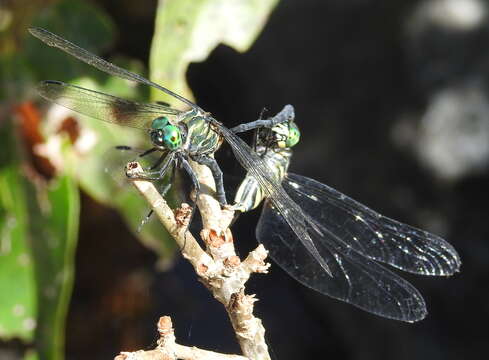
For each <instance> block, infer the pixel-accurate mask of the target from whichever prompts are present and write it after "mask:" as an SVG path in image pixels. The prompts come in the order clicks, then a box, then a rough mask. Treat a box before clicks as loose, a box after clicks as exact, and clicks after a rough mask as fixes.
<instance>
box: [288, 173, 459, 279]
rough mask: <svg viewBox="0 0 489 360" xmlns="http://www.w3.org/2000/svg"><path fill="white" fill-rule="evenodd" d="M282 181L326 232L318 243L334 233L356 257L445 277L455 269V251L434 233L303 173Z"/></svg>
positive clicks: (456, 269) (414, 271)
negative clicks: (396, 219)
mask: <svg viewBox="0 0 489 360" xmlns="http://www.w3.org/2000/svg"><path fill="white" fill-rule="evenodd" d="M282 184H283V186H284V188H285V189H286V190H287V192H288V193H289V195H290V196H291V198H292V199H293V200H294V201H295V202H296V203H297V204H299V206H300V207H301V208H302V209H303V210H304V211H306V212H307V214H308V215H309V216H310V217H311V218H312V219H313V220H314V222H315V223H316V224H317V226H318V227H319V228H320V230H321V232H323V233H324V234H327V235H328V236H326V237H325V240H323V241H330V238H332V237H334V238H335V239H336V240H335V241H337V242H341V243H342V244H343V246H347V247H351V248H353V249H354V250H355V251H356V252H357V253H359V254H361V255H364V256H367V257H368V258H370V259H372V260H376V261H381V262H384V263H386V264H389V265H391V266H393V267H396V268H398V269H400V270H403V271H407V272H411V273H415V274H421V275H438V276H439V275H445V276H446V275H452V274H453V273H455V272H456V271H458V270H459V268H460V263H461V262H460V258H459V256H458V254H457V252H456V251H455V249H454V248H453V247H452V246H451V245H450V244H449V243H448V242H446V241H445V240H443V239H442V238H440V237H439V236H437V235H434V234H431V233H429V232H427V231H423V230H420V229H417V228H415V227H412V226H409V225H406V224H403V223H400V222H398V221H395V220H392V219H390V218H387V217H385V216H383V215H381V214H379V213H377V212H375V211H373V210H372V209H370V208H368V207H366V206H365V205H362V204H360V203H359V202H357V201H355V200H353V199H351V198H349V197H347V196H346V195H343V194H342V193H340V192H339V191H336V190H335V189H333V188H331V187H329V186H327V185H324V184H322V183H320V182H318V181H315V180H313V179H310V178H307V177H304V176H300V175H296V174H290V173H289V174H288V175H287V177H286V178H285V179H284V181H283V183H282ZM318 241H322V240H320V239H318Z"/></svg>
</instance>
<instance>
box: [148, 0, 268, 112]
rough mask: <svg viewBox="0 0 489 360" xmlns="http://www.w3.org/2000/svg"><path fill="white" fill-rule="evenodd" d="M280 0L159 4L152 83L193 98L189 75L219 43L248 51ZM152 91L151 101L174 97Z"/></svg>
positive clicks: (181, 0)
mask: <svg viewBox="0 0 489 360" xmlns="http://www.w3.org/2000/svg"><path fill="white" fill-rule="evenodd" d="M277 2H278V0H247V1H243V0H169V1H163V0H160V1H159V5H158V9H157V14H156V24H155V32H154V36H153V43H152V45H151V54H150V70H151V80H153V81H155V82H157V83H160V84H165V86H166V87H168V88H169V89H171V90H172V91H175V92H176V93H178V94H180V95H182V96H184V97H186V98H188V99H191V98H192V94H191V92H190V90H189V88H188V87H187V84H186V81H185V72H186V70H187V67H188V65H189V64H190V63H191V62H195V61H203V60H205V59H206V58H207V56H208V55H209V54H210V52H211V51H212V50H213V49H214V48H215V47H216V46H217V45H219V44H220V43H223V44H226V45H229V46H231V47H233V48H235V49H236V50H238V51H241V52H244V51H246V50H248V48H249V47H250V46H251V44H252V43H253V41H254V40H255V38H256V37H257V36H258V34H259V33H260V31H261V30H262V28H263V26H264V25H265V22H266V20H267V18H268V16H269V15H270V12H271V11H272V9H273V8H274V7H275V5H276V4H277ZM155 90H156V89H152V94H151V98H152V99H153V100H162V101H166V102H168V103H170V104H173V105H174V106H178V105H181V104H174V102H175V99H173V98H171V97H170V96H169V95H167V94H163V93H162V92H161V91H159V92H157V91H155Z"/></svg>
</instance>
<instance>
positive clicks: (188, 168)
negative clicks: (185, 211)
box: [178, 156, 200, 226]
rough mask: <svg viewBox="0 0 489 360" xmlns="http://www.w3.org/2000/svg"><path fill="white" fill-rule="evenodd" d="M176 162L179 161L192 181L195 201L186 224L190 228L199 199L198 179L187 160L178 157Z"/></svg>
mask: <svg viewBox="0 0 489 360" xmlns="http://www.w3.org/2000/svg"><path fill="white" fill-rule="evenodd" d="M178 160H180V162H181V165H182V167H183V168H184V169H185V171H186V172H187V174H188V175H189V176H190V178H191V179H192V183H193V184H194V189H195V201H194V205H193V206H192V211H191V213H190V218H189V221H188V224H189V226H190V224H191V223H192V220H193V218H194V215H195V209H196V207H197V199H198V198H199V195H200V183H199V179H197V175H196V174H195V172H194V170H193V169H192V167H191V166H190V164H189V162H188V161H187V159H185V158H184V157H183V156H179V158H178Z"/></svg>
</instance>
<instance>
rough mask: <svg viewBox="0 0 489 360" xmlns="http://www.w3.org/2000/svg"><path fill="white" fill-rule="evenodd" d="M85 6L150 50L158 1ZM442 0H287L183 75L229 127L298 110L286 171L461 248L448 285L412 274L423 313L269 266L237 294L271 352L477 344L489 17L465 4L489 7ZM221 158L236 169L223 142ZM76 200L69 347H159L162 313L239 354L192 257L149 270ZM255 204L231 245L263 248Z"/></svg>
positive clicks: (398, 355) (317, 353) (72, 353)
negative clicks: (374, 302) (261, 24)
mask: <svg viewBox="0 0 489 360" xmlns="http://www.w3.org/2000/svg"><path fill="white" fill-rule="evenodd" d="M96 3H97V4H99V5H100V6H102V7H103V8H105V9H106V10H107V11H108V13H109V14H111V16H112V17H113V19H114V20H115V21H116V23H117V28H118V30H119V41H118V43H117V44H115V47H114V48H113V53H122V54H127V55H130V56H133V57H137V58H140V59H141V60H143V61H145V62H146V61H147V58H148V54H149V46H150V42H151V36H152V31H153V22H154V15H155V14H154V11H155V7H156V1H149V0H140V1H137V2H133V1H115V0H111V1H109V0H107V1H96ZM437 3H438V4H440V3H450V1H443V2H440V1H438V2H437V1H413V0H406V1H400V0H382V1H380V0H379V1H373V0H323V1H320V0H316V1H313V0H283V1H281V2H280V3H279V4H278V6H277V8H276V10H275V11H274V12H273V14H272V16H271V18H270V20H269V22H268V23H267V25H266V27H265V29H264V31H263V32H262V34H261V35H260V36H259V38H258V39H257V41H256V43H255V44H254V45H253V47H252V48H251V49H250V51H249V52H247V53H245V54H240V53H237V52H236V51H234V50H233V49H230V48H228V47H226V46H220V47H218V48H217V49H216V50H215V51H214V52H213V53H212V54H211V56H210V57H209V59H208V60H206V61H205V62H203V63H199V64H193V65H191V67H190V69H189V71H188V81H189V84H190V86H191V88H192V89H193V91H194V94H195V96H196V100H197V102H198V104H199V105H200V106H201V107H203V108H204V109H206V110H207V111H210V112H212V113H213V114H214V116H215V117H216V118H217V119H219V120H220V121H222V122H224V123H225V124H227V125H229V126H232V125H235V124H238V123H241V122H246V121H250V120H253V119H256V118H257V117H258V116H259V114H260V111H261V110H262V109H263V108H264V107H266V108H268V109H269V111H270V112H269V114H274V113H276V112H277V111H279V110H280V109H281V108H282V107H283V105H285V104H287V103H290V104H293V105H294V106H295V110H296V120H297V122H298V124H299V126H300V127H301V130H302V141H301V143H300V144H299V145H297V146H296V148H295V149H294V150H295V153H294V159H293V162H292V165H291V170H292V171H293V172H297V173H300V174H303V175H305V176H309V177H312V178H314V179H317V180H319V181H321V182H324V183H326V184H328V185H330V186H333V187H335V188H337V189H338V190H340V191H342V192H344V193H346V194H348V195H350V196H352V197H353V198H355V199H357V200H359V201H361V202H362V203H365V204H366V205H368V206H370V207H372V208H373V209H376V210H378V211H380V212H382V213H383V214H385V215H387V216H389V217H392V218H395V219H399V220H401V221H403V222H406V223H409V224H412V225H415V226H418V227H421V228H424V229H427V230H429V231H432V232H435V233H438V234H440V235H442V236H443V237H445V238H446V239H447V240H448V241H449V242H451V243H452V244H453V245H454V246H455V248H456V249H457V250H458V251H459V253H460V256H461V258H462V262H463V265H462V272H461V273H460V274H457V275H455V276H454V277H453V278H450V279H445V278H439V279H438V278H423V277H415V276H411V275H406V276H405V277H406V278H407V279H409V280H411V281H412V283H413V284H414V285H415V286H416V287H417V288H418V289H419V290H420V291H421V293H422V294H423V296H424V297H425V300H426V302H427V305H428V310H429V314H428V317H427V318H426V319H425V320H423V321H421V322H420V323H416V324H405V323H401V322H396V321H392V320H387V319H383V318H380V317H376V316H374V315H371V314H368V313H366V312H363V311H361V310H358V309H357V308H355V307H353V306H351V305H348V304H345V303H341V302H339V301H336V300H333V299H330V298H327V297H325V296H321V295H320V294H318V293H315V292H314V291H312V290H309V289H307V288H305V287H303V286H301V285H300V284H298V283H296V282H294V281H293V280H292V279H291V278H289V277H288V276H287V275H286V274H285V273H284V272H283V271H282V270H281V269H280V268H278V267H277V266H274V265H272V271H271V273H270V274H269V275H267V276H259V275H257V276H254V277H253V279H252V280H251V281H250V283H249V286H248V289H247V290H248V293H256V294H257V297H258V298H259V299H260V301H259V302H258V303H257V304H256V313H257V315H258V316H259V317H261V318H262V320H263V322H264V325H265V328H266V329H267V336H268V339H269V345H270V348H271V350H272V356H273V358H274V359H282V360H286V359H295V358H317V357H319V358H329V359H396V360H401V359H430V360H434V359H444V360H449V359H461V358H463V359H473V358H479V357H480V356H484V355H485V356H487V355H486V354H487V348H488V345H489V344H488V340H489V336H488V335H489V334H488V327H489V326H488V324H489V322H488V320H489V319H488V311H489V307H488V302H487V299H488V291H487V289H488V285H487V284H488V263H489V249H488V235H489V221H488V210H487V200H488V198H489V196H488V190H487V186H488V185H489V181H488V180H489V173H488V171H487V163H488V160H489V150H488V147H489V135H488V134H489V104H488V98H487V90H486V84H487V81H486V79H487V74H488V73H489V72H488V71H487V70H488V69H487V65H486V64H487V59H488V55H489V50H488V49H489V47H488V46H487V44H488V40H489V20H488V19H487V18H486V17H482V18H481V19H480V21H476V20H474V15H473V16H472V18H471V15H470V12H469V13H468V15H467V13H466V12H464V9H469V10H470V8H467V6H471V5H472V6H481V7H480V8H479V10H478V11H479V13H480V11H481V10H480V9H486V10H487V9H489V7H488V4H487V2H485V1H475V0H473V1H469V0H465V1H464V0H459V1H452V3H458V5H460V6H459V7H458V8H457V9H458V10H457V11H455V14H454V15H453V17H452V18H451V17H450V16H448V15H446V14H444V13H443V12H442V10H443V9H442V10H440V9H438V12H437V8H436V4H437ZM474 4H475V5H474ZM464 6H465V7H464ZM433 9H434V10H433ZM476 10H477V7H476ZM475 18H477V16H475ZM464 19H465V20H464ZM471 19H472V20H471ZM109 55H110V54H109ZM219 160H220V162H221V163H223V166H224V168H225V169H226V173H237V174H239V172H238V166H237V165H236V164H235V163H234V160H233V159H232V157H231V154H230V150H229V148H226V147H224V148H223V150H221V151H220V155H219ZM230 178H232V177H230ZM82 212H83V214H82V223H81V234H80V242H79V251H78V254H77V269H76V271H77V276H76V283H75V290H74V295H73V299H72V305H71V309H70V313H69V318H68V330H67V358H68V359H87V358H91V359H95V358H94V354H97V356H96V358H97V359H107V358H112V357H113V356H115V354H117V353H118V352H119V351H121V350H136V349H142V348H143V349H144V348H148V349H149V348H152V347H153V346H154V345H155V344H154V341H155V339H156V338H157V336H156V334H155V325H154V324H155V322H156V321H157V319H158V317H159V316H162V315H170V316H172V318H173V321H174V324H175V327H176V336H177V340H178V341H179V342H180V343H182V344H188V345H195V346H199V347H202V348H206V349H210V350H215V351H221V352H232V353H239V347H238V345H237V343H236V341H235V339H234V335H233V332H232V329H231V327H230V325H229V322H228V320H227V317H226V314H225V311H224V309H223V308H222V306H221V305H220V304H219V303H217V302H216V301H214V300H213V299H212V298H211V296H210V295H209V293H208V292H207V290H206V289H204V287H203V286H202V285H201V284H200V283H199V282H198V281H197V278H196V276H195V274H194V273H193V271H192V269H191V267H190V265H188V264H187V263H186V262H185V261H184V260H183V259H179V260H177V261H176V264H175V267H173V268H172V269H170V270H168V271H167V272H157V271H156V270H155V262H156V257H155V256H154V255H153V253H151V252H150V251H149V250H146V249H145V248H143V247H142V246H141V245H140V244H139V243H138V242H137V240H136V239H134V238H132V237H131V236H130V234H129V231H128V230H127V229H126V228H125V227H124V226H125V225H124V224H123V222H122V221H121V219H120V218H119V217H118V215H117V214H115V213H113V212H111V211H110V210H108V209H106V208H103V207H102V206H101V205H99V204H96V203H95V202H94V201H93V200H91V199H89V198H88V197H87V196H84V198H83V204H82ZM258 214H259V213H258V212H255V213H253V214H248V215H246V216H242V217H241V218H240V219H239V221H238V222H237V224H236V226H235V228H234V234H235V238H236V241H237V246H238V247H239V249H240V252H241V254H245V253H246V252H247V251H249V250H250V249H252V248H254V247H255V246H256V240H255V236H254V225H255V224H256V221H257V217H258ZM109 255H110V256H109ZM403 276H404V275H403Z"/></svg>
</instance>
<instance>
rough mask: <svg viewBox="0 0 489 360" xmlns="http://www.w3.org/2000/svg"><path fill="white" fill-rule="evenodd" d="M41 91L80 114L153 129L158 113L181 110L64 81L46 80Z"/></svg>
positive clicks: (50, 98)
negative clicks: (123, 97)
mask: <svg viewBox="0 0 489 360" xmlns="http://www.w3.org/2000/svg"><path fill="white" fill-rule="evenodd" d="M38 91H39V94H40V95H41V96H42V97H43V98H45V99H47V100H50V101H53V102H55V103H56V104H59V105H61V106H64V107H66V108H68V109H70V110H73V111H76V112H79V113H80V114H83V115H87V116H90V117H93V118H95V119H99V120H102V121H106V122H110V123H114V124H119V125H125V126H130V127H134V128H139V129H149V128H150V126H151V121H152V120H154V119H155V118H157V117H158V116H162V115H167V116H176V115H178V114H180V113H181V112H180V111H179V110H176V109H172V108H170V107H166V106H164V105H159V104H143V103H137V102H134V101H130V100H126V99H122V98H119V97H116V96H113V95H109V94H105V93H102V92H99V91H94V90H89V89H85V88H83V87H80V86H75V85H70V84H66V83H63V82H61V81H52V80H47V81H42V82H41V83H40V84H39V86H38Z"/></svg>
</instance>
